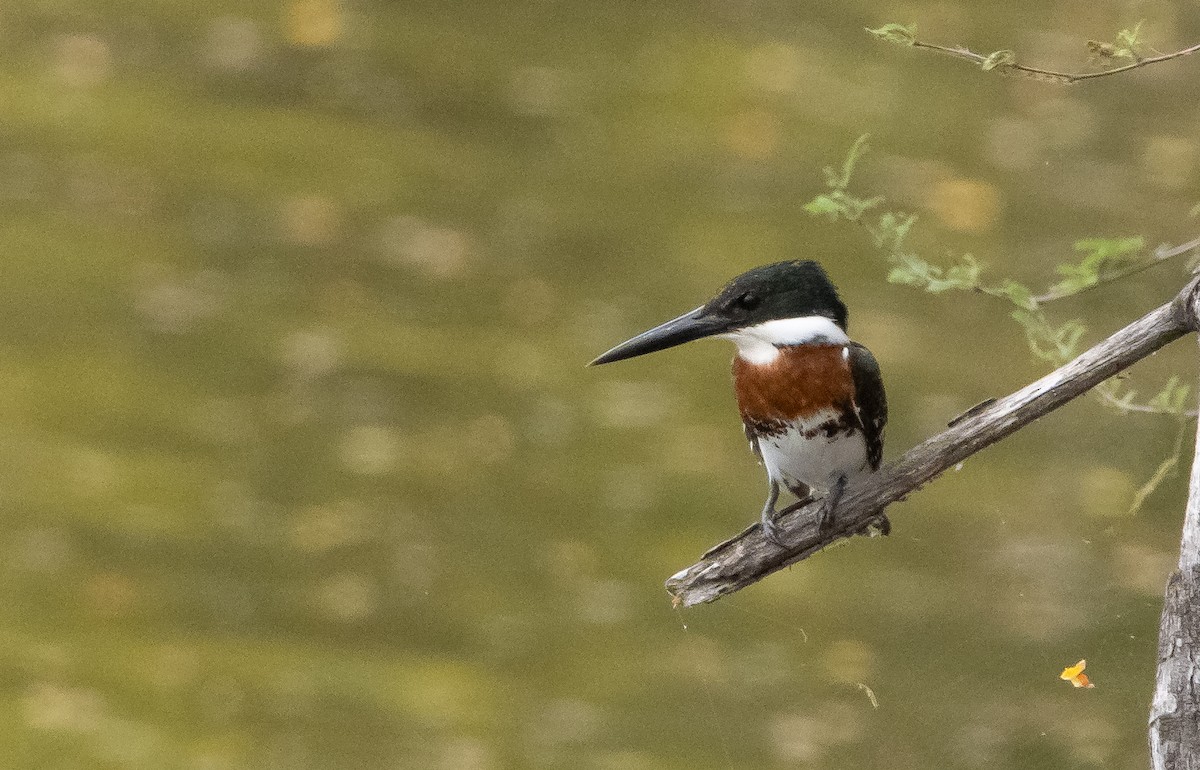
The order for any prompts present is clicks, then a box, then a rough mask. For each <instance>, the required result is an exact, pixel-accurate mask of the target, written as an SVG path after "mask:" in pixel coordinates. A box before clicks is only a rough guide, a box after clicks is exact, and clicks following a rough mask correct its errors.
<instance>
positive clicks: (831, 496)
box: [817, 476, 846, 535]
mask: <svg viewBox="0 0 1200 770" xmlns="http://www.w3.org/2000/svg"><path fill="white" fill-rule="evenodd" d="M845 491H846V477H845V476H838V477H837V481H835V482H833V486H832V487H830V488H829V492H828V493H827V494H826V495H825V501H824V503H822V505H821V510H820V512H819V513H818V514H817V531H818V532H820V533H821V534H822V535H827V534H829V531H830V530H831V529H832V528H833V512H834V511H835V510H837V505H838V503H839V502H840V501H841V499H842V493H843V492H845Z"/></svg>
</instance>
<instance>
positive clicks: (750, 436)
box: [742, 422, 762, 460]
mask: <svg viewBox="0 0 1200 770" xmlns="http://www.w3.org/2000/svg"><path fill="white" fill-rule="evenodd" d="M742 428H743V429H744V430H745V431H746V440H747V441H749V442H750V451H751V452H753V453H754V454H755V455H756V456H757V457H758V458H759V459H760V460H761V459H762V450H761V449H759V448H758V431H757V430H755V428H754V426H753V425H751V424H750V423H748V422H743V423H742Z"/></svg>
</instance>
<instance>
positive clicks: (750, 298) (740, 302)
mask: <svg viewBox="0 0 1200 770" xmlns="http://www.w3.org/2000/svg"><path fill="white" fill-rule="evenodd" d="M760 301H761V300H760V299H759V296H758V295H757V294H755V293H754V292H750V291H748V292H746V293H745V294H742V295H740V296H739V297H738V298H737V299H735V300H734V301H733V304H735V305H737V306H738V307H740V308H741V309H742V310H753V309H754V308H756V307H758V303H759V302H760Z"/></svg>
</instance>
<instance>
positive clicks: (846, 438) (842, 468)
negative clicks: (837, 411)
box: [758, 412, 869, 492]
mask: <svg viewBox="0 0 1200 770" xmlns="http://www.w3.org/2000/svg"><path fill="white" fill-rule="evenodd" d="M833 419H835V415H834V413H833V412H820V413H818V414H816V415H814V416H813V417H810V418H808V419H806V420H804V421H802V422H800V423H797V424H796V425H794V426H792V427H791V428H789V429H788V430H787V431H784V432H782V433H777V434H775V435H770V436H759V439H758V451H759V452H760V453H762V459H763V465H765V466H766V467H767V474H768V475H769V476H770V477H771V478H772V479H773V480H775V481H778V482H779V483H780V484H783V485H784V486H785V487H787V488H788V489H791V490H793V491H795V489H796V488H797V487H798V486H800V485H804V486H806V487H809V488H811V489H815V490H816V491H818V492H825V491H827V490H828V489H829V488H830V487H831V486H832V485H833V482H834V481H836V480H837V478H838V477H839V476H845V477H846V478H847V479H852V478H854V477H855V476H857V475H859V474H861V473H864V472H866V471H867V470H868V468H869V466H868V465H867V443H866V441H864V440H863V435H862V433H861V432H860V431H858V430H855V431H852V432H844V431H842V432H837V433H834V434H833V435H832V436H830V435H828V432H827V431H825V430H821V426H822V425H824V424H827V423H829V421H831V420H833Z"/></svg>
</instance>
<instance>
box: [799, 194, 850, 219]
mask: <svg viewBox="0 0 1200 770" xmlns="http://www.w3.org/2000/svg"><path fill="white" fill-rule="evenodd" d="M802 208H803V209H804V210H805V211H807V212H808V213H809V214H812V215H813V216H827V217H829V218H830V219H837V218H838V215H839V214H841V213H842V206H841V205H840V204H839V203H838V202H837V201H835V200H834V199H833V198H830V197H829V196H828V195H818V196H817V197H815V198H813V199H812V200H810V201H809V202H808V203H805V204H804V206H803V207H802Z"/></svg>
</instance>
